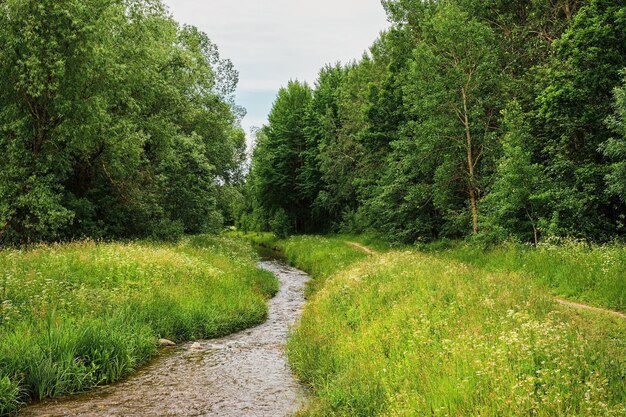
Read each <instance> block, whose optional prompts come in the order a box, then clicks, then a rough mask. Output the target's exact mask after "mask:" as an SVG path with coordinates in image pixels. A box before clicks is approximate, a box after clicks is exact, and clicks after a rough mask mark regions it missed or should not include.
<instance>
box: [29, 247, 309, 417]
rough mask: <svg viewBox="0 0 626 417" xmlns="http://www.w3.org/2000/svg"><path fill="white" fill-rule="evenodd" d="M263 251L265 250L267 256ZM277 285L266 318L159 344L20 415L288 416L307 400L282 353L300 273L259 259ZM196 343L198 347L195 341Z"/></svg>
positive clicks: (296, 307) (299, 297)
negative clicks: (82, 388) (232, 330)
mask: <svg viewBox="0 0 626 417" xmlns="http://www.w3.org/2000/svg"><path fill="white" fill-rule="evenodd" d="M265 255H267V254H265ZM259 267H260V268H262V269H265V270H268V271H270V272H272V273H274V274H275V275H276V276H277V277H278V279H279V281H280V284H281V287H280V291H279V293H278V294H277V295H276V297H274V298H273V299H272V300H270V301H269V318H268V320H267V321H266V322H265V323H264V324H262V325H260V326H258V327H255V328H253V329H249V330H245V331H243V332H240V333H236V334H233V335H231V336H227V337H224V338H222V339H214V340H205V341H200V342H199V344H200V347H201V349H198V350H197V349H195V348H194V349H192V348H191V346H192V343H186V344H183V345H180V346H177V347H174V348H166V349H162V350H161V351H160V353H159V355H157V357H156V358H154V359H153V360H152V361H150V363H149V364H148V365H146V366H144V367H142V368H141V369H140V370H138V371H137V372H136V373H134V374H133V375H131V376H130V377H129V378H128V379H126V380H124V381H122V382H119V383H117V384H113V385H111V386H107V387H104V388H100V389H97V390H95V391H92V392H89V393H86V394H80V395H76V396H71V397H68V398H63V399H58V400H49V401H45V402H42V403H39V404H35V405H32V406H29V407H27V408H25V409H24V410H23V411H22V413H21V414H20V415H21V416H23V417H31V416H33V417H34V416H38V417H44V416H47V417H57V416H59V417H60V416H73V417H74V416H76V417H78V416H107V417H113V416H120V417H121V416H141V417H148V416H221V417H229V416H233V417H234V416H237V417H240V416H250V417H254V416H271V417H280V416H289V415H291V414H293V413H294V412H295V411H297V410H298V409H299V408H300V407H301V406H302V405H303V403H304V401H305V392H304V389H303V387H302V386H301V385H300V384H299V383H298V382H297V381H296V380H295V379H294V377H293V375H292V372H291V370H290V368H289V365H288V363H287V358H286V356H285V343H286V340H287V335H288V331H289V327H290V326H291V325H293V324H294V323H295V322H296V321H297V319H298V318H299V317H300V313H301V310H302V307H303V305H304V284H305V282H306V281H307V279H308V277H307V275H306V274H304V273H303V272H301V271H299V270H297V269H294V268H291V267H288V266H286V265H285V264H284V263H282V262H280V261H276V260H268V261H263V262H261V263H259ZM195 347H198V346H197V345H196V346H195Z"/></svg>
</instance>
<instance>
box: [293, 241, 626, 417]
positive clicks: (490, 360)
mask: <svg viewBox="0 0 626 417" xmlns="http://www.w3.org/2000/svg"><path fill="white" fill-rule="evenodd" d="M341 244H343V247H342V246H341ZM282 246H283V247H284V249H285V251H286V253H287V255H288V256H289V258H290V259H291V261H292V262H293V263H295V264H296V265H299V266H300V267H302V268H303V269H305V270H307V271H309V272H311V273H312V274H313V276H314V278H315V280H318V283H317V284H316V285H315V286H314V287H313V288H314V290H315V291H314V292H313V293H312V294H311V296H310V302H309V304H308V306H307V307H306V309H305V313H304V316H303V319H302V322H301V324H300V325H299V327H298V328H297V329H296V331H295V333H294V335H293V337H292V339H291V341H290V343H289V346H288V352H289V357H290V360H291V363H292V365H293V366H294V368H295V369H296V371H297V373H298V375H299V376H300V377H301V378H302V379H303V380H304V381H306V382H307V383H309V384H310V385H311V387H312V388H313V391H314V393H315V395H316V399H315V400H314V401H312V402H311V405H310V406H309V407H308V408H307V409H306V410H303V412H302V414H303V415H305V416H333V415H335V416H459V417H460V416H470V415H473V416H494V417H495V416H529V415H532V416H542V417H543V416H580V417H582V416H585V417H587V416H588V417H593V416H622V417H623V416H625V415H626V406H625V405H626V378H625V377H626V324H625V323H624V320H623V319H622V318H619V317H610V316H606V315H604V314H598V313H596V312H587V311H578V310H572V309H570V308H568V307H565V306H561V305H560V304H558V303H557V302H556V301H555V300H554V298H553V296H552V294H551V293H550V292H549V291H547V290H546V288H545V287H544V286H542V285H538V284H537V283H536V282H535V281H533V280H532V279H528V277H527V276H525V275H523V274H518V273H514V272H499V271H490V270H486V269H483V268H479V267H476V266H469V265H468V264H466V263H461V262H458V261H454V260H451V259H450V258H448V257H443V256H439V255H434V254H424V253H420V252H418V251H409V250H402V251H390V252H388V253H384V254H382V255H379V256H367V255H366V254H364V253H363V252H362V251H360V250H357V249H355V248H352V247H350V246H348V245H346V244H345V243H343V242H341V241H338V240H337V239H336V238H331V239H327V238H321V237H297V238H291V239H289V240H287V241H286V242H285V243H283V244H282Z"/></svg>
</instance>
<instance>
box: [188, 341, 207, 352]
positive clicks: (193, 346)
mask: <svg viewBox="0 0 626 417" xmlns="http://www.w3.org/2000/svg"><path fill="white" fill-rule="evenodd" d="M189 349H191V350H204V348H203V347H202V345H201V344H200V343H198V342H196V343H194V344H193V345H191V347H190V348H189Z"/></svg>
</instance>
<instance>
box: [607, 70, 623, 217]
mask: <svg viewBox="0 0 626 417" xmlns="http://www.w3.org/2000/svg"><path fill="white" fill-rule="evenodd" d="M625 75H626V73H625ZM614 108H615V114H614V115H613V116H611V117H610V118H609V119H608V121H607V122H608V126H609V127H610V128H611V129H612V130H613V132H615V134H616V136H615V137H613V138H611V139H609V140H608V141H607V143H606V144H604V146H603V150H604V155H606V157H607V158H609V159H610V160H611V161H613V163H612V165H611V169H610V172H609V174H608V176H607V178H606V179H607V183H608V186H609V192H610V193H611V194H612V195H615V196H617V197H619V198H620V199H621V201H622V202H624V203H626V78H625V80H624V83H623V85H622V86H620V87H618V88H616V89H615V104H614ZM624 220H626V219H624V218H623V217H622V218H621V219H620V221H622V222H624Z"/></svg>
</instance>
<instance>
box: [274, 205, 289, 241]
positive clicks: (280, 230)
mask: <svg viewBox="0 0 626 417" xmlns="http://www.w3.org/2000/svg"><path fill="white" fill-rule="evenodd" d="M292 224H293V221H292V220H291V218H289V216H288V215H287V212H285V210H283V209H282V208H281V209H278V210H276V213H274V218H273V219H272V220H271V221H270V228H271V229H272V231H273V232H274V234H275V235H276V237H278V238H279V239H284V238H286V237H287V236H289V235H290V234H291V232H292V231H293V227H292Z"/></svg>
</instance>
